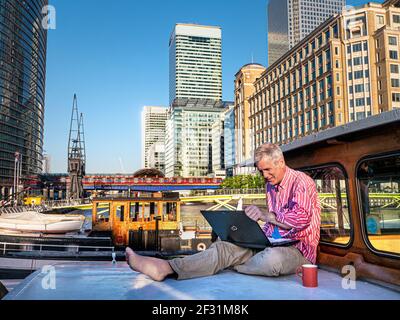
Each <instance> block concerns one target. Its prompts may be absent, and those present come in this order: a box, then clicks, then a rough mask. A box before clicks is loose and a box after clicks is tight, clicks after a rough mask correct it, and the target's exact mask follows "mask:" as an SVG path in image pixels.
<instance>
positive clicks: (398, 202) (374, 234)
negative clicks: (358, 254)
mask: <svg viewBox="0 0 400 320" xmlns="http://www.w3.org/2000/svg"><path fill="white" fill-rule="evenodd" d="M357 180H358V193H359V205H360V212H361V213H362V221H363V223H364V230H365V234H366V237H367V243H369V245H370V246H372V247H373V249H375V250H377V251H381V252H387V253H392V254H397V255H400V153H397V154H394V155H387V156H384V157H379V158H376V157H374V158H369V159H365V160H363V161H362V162H360V163H359V165H358V167H357Z"/></svg>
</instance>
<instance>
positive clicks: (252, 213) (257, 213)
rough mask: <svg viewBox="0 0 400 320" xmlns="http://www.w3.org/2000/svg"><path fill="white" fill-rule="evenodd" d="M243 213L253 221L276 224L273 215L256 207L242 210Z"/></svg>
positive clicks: (252, 206)
mask: <svg viewBox="0 0 400 320" xmlns="http://www.w3.org/2000/svg"><path fill="white" fill-rule="evenodd" d="M244 212H245V213H246V215H247V216H248V217H249V218H250V219H252V220H254V221H258V220H261V221H264V222H268V223H272V224H275V223H276V219H275V214H273V213H272V212H268V211H262V210H261V209H260V208H258V207H257V206H254V205H251V206H248V207H246V208H245V209H244Z"/></svg>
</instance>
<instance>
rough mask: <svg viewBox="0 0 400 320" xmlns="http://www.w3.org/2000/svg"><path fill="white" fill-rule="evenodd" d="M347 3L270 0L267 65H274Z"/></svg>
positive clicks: (309, 0)
mask: <svg viewBox="0 0 400 320" xmlns="http://www.w3.org/2000/svg"><path fill="white" fill-rule="evenodd" d="M345 5H346V1H345V0H318V1H316V0H269V4H268V64H269V65H271V64H273V63H274V62H275V61H276V60H277V59H278V58H279V57H281V56H282V55H283V54H284V53H285V52H286V51H288V50H289V49H290V48H292V47H294V46H295V45H296V44H297V43H298V42H299V41H301V40H302V39H304V38H305V37H306V36H307V35H308V34H309V33H310V32H311V31H313V30H314V29H315V28H316V27H318V26H319V25H320V24H321V23H323V22H324V21H325V20H326V19H328V18H329V17H330V16H332V15H334V14H336V13H340V12H342V10H343V7H344V6H345Z"/></svg>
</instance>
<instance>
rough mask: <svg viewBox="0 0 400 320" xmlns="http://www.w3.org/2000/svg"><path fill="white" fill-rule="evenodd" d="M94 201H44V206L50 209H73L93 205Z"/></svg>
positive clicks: (87, 199) (88, 199)
mask: <svg viewBox="0 0 400 320" xmlns="http://www.w3.org/2000/svg"><path fill="white" fill-rule="evenodd" d="M91 203H92V200H91V199H90V198H84V199H64V200H47V201H43V202H42V204H43V205H44V206H46V207H48V208H50V209H53V208H60V207H73V206H81V205H86V204H91Z"/></svg>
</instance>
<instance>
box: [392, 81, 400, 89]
mask: <svg viewBox="0 0 400 320" xmlns="http://www.w3.org/2000/svg"><path fill="white" fill-rule="evenodd" d="M391 83H392V88H399V87H400V80H399V79H391Z"/></svg>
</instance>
